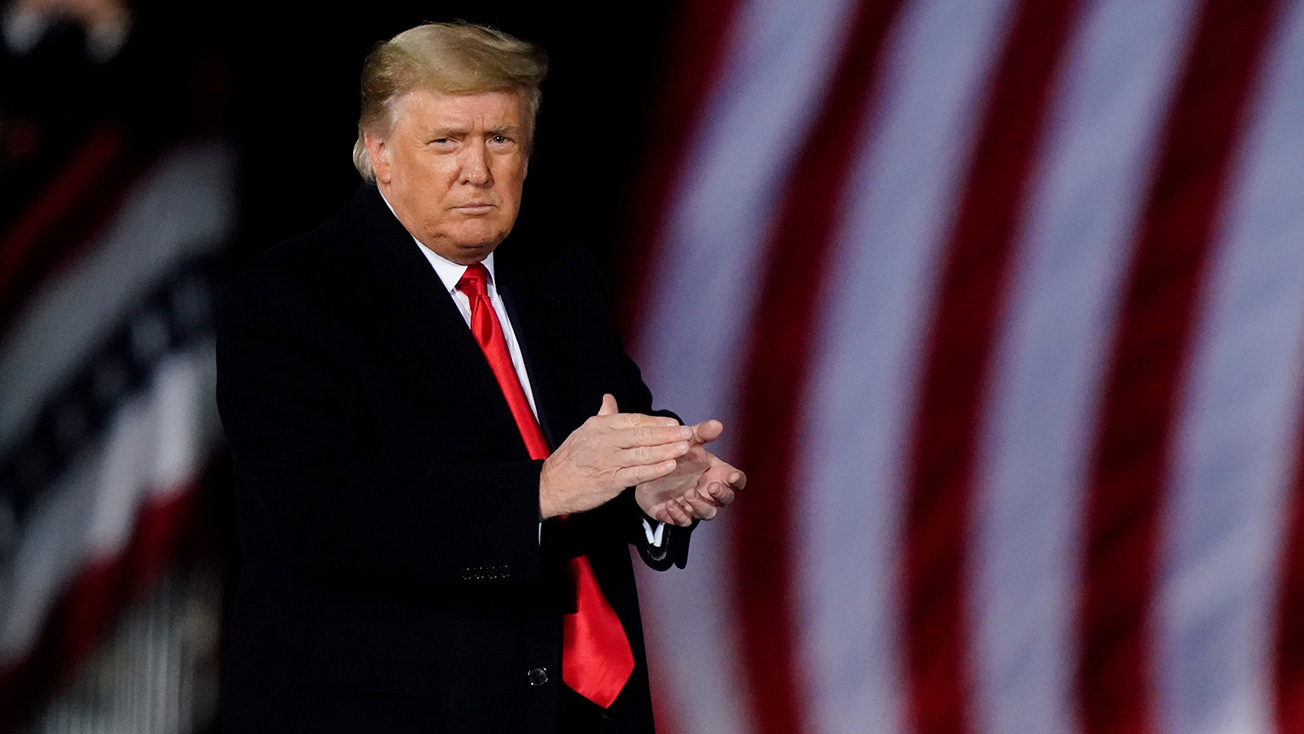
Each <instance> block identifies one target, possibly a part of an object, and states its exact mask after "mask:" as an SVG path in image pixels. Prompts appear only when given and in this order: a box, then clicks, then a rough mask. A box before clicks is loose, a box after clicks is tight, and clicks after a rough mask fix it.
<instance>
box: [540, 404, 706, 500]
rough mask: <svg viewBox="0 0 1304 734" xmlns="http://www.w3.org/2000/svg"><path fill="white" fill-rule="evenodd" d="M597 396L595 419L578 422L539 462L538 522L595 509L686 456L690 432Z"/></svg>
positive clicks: (658, 475) (664, 472) (668, 420)
mask: <svg viewBox="0 0 1304 734" xmlns="http://www.w3.org/2000/svg"><path fill="white" fill-rule="evenodd" d="M618 411H619V408H618V407H617V405H616V398H615V397H613V396H611V395H603V396H602V407H601V408H599V409H598V413H597V415H595V416H593V417H591V418H589V419H588V420H586V421H584V424H583V425H581V426H580V427H579V428H577V429H575V432H574V433H572V434H571V435H569V436H567V437H566V440H565V441H563V442H562V444H561V445H560V446H558V447H557V450H556V451H554V452H553V454H552V456H549V457H548V458H547V459H546V460H545V461H544V462H543V473H542V474H541V475H540V476H539V514H540V516H541V517H542V518H543V519H545V520H546V519H548V518H550V517H557V516H558V515H569V514H572V513H576V512H584V511H585V510H591V509H593V508H595V507H599V506H601V505H603V504H605V503H606V502H608V501H610V500H611V499H612V498H614V497H615V496H616V495H618V494H620V493H621V492H622V491H624V489H625V488H626V487H633V486H634V485H636V484H640V483H642V482H650V481H652V480H653V479H659V478H661V477H664V476H666V475H668V474H670V473H671V472H673V471H674V470H675V467H676V462H675V459H678V458H679V457H681V456H683V455H684V454H686V453H688V449H689V443H688V439H690V438H692V436H693V430H692V429H691V428H688V427H685V426H681V425H679V422H678V421H676V420H675V419H674V418H659V417H656V416H650V415H641V414H638V413H620V412H618Z"/></svg>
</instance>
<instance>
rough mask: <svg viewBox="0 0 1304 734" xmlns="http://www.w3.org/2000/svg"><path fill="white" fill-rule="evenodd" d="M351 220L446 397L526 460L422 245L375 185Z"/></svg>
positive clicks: (359, 197) (388, 298) (362, 193)
mask: <svg viewBox="0 0 1304 734" xmlns="http://www.w3.org/2000/svg"><path fill="white" fill-rule="evenodd" d="M349 216H350V218H351V219H352V221H353V225H354V227H355V229H356V230H357V232H358V234H359V236H360V237H361V239H362V243H363V246H364V248H365V249H366V251H367V255H368V258H369V259H370V261H371V263H372V265H373V266H374V268H375V270H376V273H377V275H378V276H379V278H380V282H381V288H380V289H379V290H380V293H379V297H380V299H381V300H383V301H384V302H385V308H387V309H388V310H389V311H390V313H391V315H392V317H393V318H394V319H395V320H396V321H397V322H398V323H399V324H400V325H401V326H402V328H403V330H404V331H406V332H407V333H408V334H409V335H410V336H411V337H412V339H413V341H414V342H416V344H417V345H418V346H419V349H420V351H421V352H422V354H424V355H425V356H426V357H427V358H429V360H430V362H431V363H432V364H433V366H434V367H435V369H437V370H439V371H440V372H441V373H442V375H441V382H442V384H444V385H449V386H453V389H450V390H448V392H449V393H450V394H455V395H457V396H459V398H460V399H463V400H465V401H466V404H467V406H466V414H467V415H468V416H475V417H477V418H478V419H480V420H481V421H483V422H484V423H485V425H486V426H487V427H488V428H489V430H490V431H491V434H492V435H494V436H498V437H500V439H499V440H500V442H501V445H504V446H517V445H519V446H520V458H521V459H526V458H528V454H527V452H526V450H525V445H524V443H523V442H522V441H521V440H520V433H519V432H518V431H517V428H516V422H515V421H514V420H513V418H512V414H511V411H510V410H509V409H508V407H507V401H506V400H504V399H503V396H502V392H501V390H500V389H499V387H498V382H497V381H496V380H495V379H494V375H493V371H492V370H490V369H489V363H488V362H486V361H485V358H484V355H483V354H482V353H481V352H480V347H479V345H477V344H476V343H475V338H474V337H472V336H471V331H470V329H468V328H467V327H466V323H465V322H464V321H463V320H462V315H461V314H460V313H458V310H457V306H455V305H454V304H453V300H452V299H451V298H449V296H448V294H447V292H446V291H445V290H444V284H443V282H442V281H440V280H439V276H438V275H436V274H435V271H434V269H433V268H431V267H430V263H429V262H428V261H426V259H425V256H423V255H422V254H421V252H420V250H418V249H417V248H418V247H420V245H418V244H417V243H416V242H415V241H414V240H413V239H412V235H411V234H409V233H408V231H407V230H406V229H404V228H403V225H402V224H401V223H400V222H399V221H398V219H397V218H395V216H394V214H393V213H392V212H390V210H389V207H387V206H386V205H385V201H384V199H382V198H381V196H380V192H379V191H378V190H377V189H376V187H375V186H373V185H370V184H364V185H363V186H362V188H361V189H360V190H359V191H358V193H357V194H356V195H355V196H354V197H353V200H352V201H351V202H350V204H349Z"/></svg>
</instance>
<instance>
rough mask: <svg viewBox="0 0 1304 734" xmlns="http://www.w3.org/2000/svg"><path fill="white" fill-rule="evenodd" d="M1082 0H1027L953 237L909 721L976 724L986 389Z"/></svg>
mask: <svg viewBox="0 0 1304 734" xmlns="http://www.w3.org/2000/svg"><path fill="white" fill-rule="evenodd" d="M1077 6H1078V3H1077V2H1076V1H1075V0H1061V1H1059V2H1047V1H1046V0H1024V2H1022V3H1020V4H1019V6H1018V8H1017V9H1016V11H1015V12H1016V15H1015V16H1014V24H1013V26H1012V27H1011V29H1010V35H1009V37H1008V39H1007V40H1006V44H1005V48H1004V50H1003V51H1002V54H1001V57H1000V59H999V61H998V63H997V65H996V66H995V69H994V74H995V76H994V77H993V79H992V88H991V92H990V94H989V96H988V98H987V102H986V108H985V110H984V112H983V121H982V127H981V128H980V129H979V130H980V132H979V138H978V141H977V144H976V147H975V149H974V152H973V157H972V160H971V161H970V164H969V170H968V173H967V179H966V184H965V190H964V193H963V195H962V197H961V198H960V200H959V201H960V204H959V208H958V210H957V213H956V221H955V224H954V227H953V230H952V232H951V239H950V244H949V246H948V247H949V249H948V252H947V255H946V260H945V265H944V269H943V271H942V279H941V281H940V284H939V292H938V293H939V296H938V297H939V301H938V304H937V309H936V311H935V313H934V315H933V324H932V331H931V337H930V343H929V349H928V352H927V355H928V356H927V362H926V367H925V372H924V379H923V382H922V396H921V403H920V407H919V414H918V416H917V418H916V423H915V426H914V430H913V434H912V441H913V443H912V446H911V463H910V471H911V476H910V481H909V484H908V487H909V501H908V505H907V515H906V535H905V546H906V547H905V570H906V574H905V586H906V589H905V592H906V593H905V597H906V627H907V631H906V644H907V651H908V655H907V668H908V682H909V705H910V717H911V720H912V722H913V724H914V727H915V731H917V732H920V733H921V734H955V733H957V732H965V731H970V730H971V729H972V725H971V722H970V716H971V711H970V707H971V703H970V696H971V695H972V694H971V692H970V680H969V678H970V671H969V646H970V642H969V639H968V631H967V625H966V620H967V617H966V611H965V610H966V605H967V603H968V598H967V583H966V579H965V574H966V571H967V569H966V568H965V558H966V556H967V549H968V548H969V547H970V546H971V544H970V513H971V509H970V507H971V504H972V495H973V492H974V487H973V481H974V478H973V462H974V455H975V448H976V445H977V441H978V435H979V433H978V432H979V427H980V411H981V409H982V404H983V389H984V387H985V386H986V383H987V378H988V373H989V372H990V369H991V361H992V349H993V344H994V341H995V338H996V329H997V323H998V320H999V317H1000V315H1001V313H1002V311H1003V306H1004V304H1003V298H1004V296H1005V291H1006V282H1007V281H1008V278H1009V272H1008V271H1009V266H1010V261H1011V254H1012V252H1013V250H1014V241H1015V235H1016V228H1017V225H1018V222H1019V215H1020V213H1021V211H1022V207H1023V202H1024V195H1025V190H1026V188H1027V184H1028V179H1029V177H1030V174H1031V172H1032V170H1033V164H1034V163H1035V160H1036V154H1037V151H1038V144H1039V140H1040V137H1041V135H1042V126H1043V122H1044V120H1045V117H1046V113H1047V110H1048V108H1049V106H1050V105H1049V100H1050V98H1051V92H1052V89H1053V85H1052V82H1053V81H1054V74H1055V71H1056V70H1057V69H1058V67H1059V65H1060V61H1061V58H1062V56H1063V53H1064V47H1065V45H1066V41H1067V39H1068V37H1069V33H1070V30H1071V26H1072V20H1073V19H1074V18H1075V11H1076V9H1077Z"/></svg>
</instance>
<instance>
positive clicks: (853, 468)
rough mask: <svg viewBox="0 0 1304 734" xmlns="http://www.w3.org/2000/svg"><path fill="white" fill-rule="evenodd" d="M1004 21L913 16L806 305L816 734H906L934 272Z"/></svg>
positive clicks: (804, 607)
mask: <svg viewBox="0 0 1304 734" xmlns="http://www.w3.org/2000/svg"><path fill="white" fill-rule="evenodd" d="M1007 5H1008V3H1003V2H999V3H982V4H974V3H971V2H967V0H930V1H928V2H916V3H911V4H909V5H907V7H906V8H905V12H904V13H903V15H902V16H901V18H900V20H899V24H898V26H897V28H896V29H895V30H894V31H893V34H892V35H891V36H890V37H889V40H888V44H889V45H888V47H887V49H885V51H886V53H885V56H884V58H885V63H884V65H883V69H884V78H883V80H882V87H881V93H880V94H878V95H876V98H877V99H879V100H880V102H879V104H880V105H881V107H880V108H879V109H878V110H877V111H876V114H875V115H873V116H872V117H871V118H870V119H869V120H867V124H866V129H865V130H864V132H863V133H862V137H861V147H860V150H858V151H849V153H854V154H856V155H857V156H858V158H859V160H858V161H857V163H856V164H855V167H854V168H853V172H852V175H851V178H850V180H849V182H848V187H847V190H846V192H845V197H846V198H845V203H844V205H843V211H845V212H847V213H848V214H847V219H846V221H845V222H843V223H842V225H841V226H840V227H839V228H838V229H837V230H836V235H835V241H834V242H835V245H834V246H835V250H834V254H833V256H832V257H831V258H830V263H831V266H830V272H829V273H828V274H827V276H826V277H825V278H824V280H823V282H824V283H825V284H827V285H828V288H827V289H824V292H823V293H822V294H821V293H820V292H818V291H814V292H813V293H812V297H822V300H823V301H824V305H823V306H822V307H821V313H822V314H825V316H824V321H825V323H826V324H827V326H826V327H825V331H824V333H822V334H821V335H820V336H819V338H818V339H817V340H815V342H814V343H815V344H816V345H817V346H816V348H815V350H814V353H813V354H812V355H810V358H811V359H814V360H816V365H815V367H814V369H813V371H812V379H813V382H812V385H811V388H810V392H809V393H808V397H807V400H806V401H805V406H804V409H803V412H804V419H803V423H804V425H803V427H802V431H801V432H800V433H799V434H798V435H801V436H804V437H805V439H804V453H802V454H800V455H799V458H798V461H799V464H798V466H799V467H800V468H799V470H798V471H797V472H796V476H798V477H800V478H801V480H800V482H799V484H798V486H797V488H796V489H797V491H798V492H799V493H800V499H799V502H800V503H801V508H800V511H798V512H796V513H795V514H796V517H797V518H798V519H799V522H800V526H799V537H798V543H797V544H796V547H797V551H796V552H797V553H798V558H797V561H796V563H795V564H794V565H795V566H796V567H797V568H799V569H804V571H801V572H799V573H797V574H795V576H796V579H797V583H798V590H799V593H798V594H797V598H798V604H799V614H798V619H797V623H796V625H795V627H796V628H797V629H798V630H799V634H800V638H799V640H800V645H801V650H800V656H801V658H800V659H802V660H803V669H804V670H803V674H804V686H803V691H802V693H803V695H804V696H805V697H806V700H807V708H808V710H809V711H810V712H811V714H812V716H813V717H814V720H813V721H812V726H811V730H812V731H817V732H828V733H830V734H833V733H836V732H842V733H845V734H860V732H865V731H874V732H884V733H885V734H887V733H890V732H894V731H900V730H901V722H902V716H903V711H902V708H901V706H902V701H903V700H904V699H903V696H904V692H903V684H902V681H901V654H902V653H901V650H900V642H899V640H900V625H901V622H900V617H899V615H900V599H899V594H898V591H899V587H898V584H897V583H896V581H897V578H898V573H899V562H898V558H899V554H900V523H901V517H900V512H901V500H902V497H901V489H902V488H901V484H902V481H903V479H902V477H903V474H904V466H903V465H902V462H903V460H904V458H905V457H906V455H907V451H906V441H907V439H908V434H907V430H908V428H909V423H910V417H911V415H912V414H913V411H914V400H913V398H914V394H915V382H916V378H917V375H918V365H919V359H920V354H919V347H920V345H921V341H922V338H923V336H924V334H923V332H924V331H925V330H926V329H927V325H928V314H929V304H930V303H931V301H932V291H933V288H934V287H935V286H936V284H935V283H934V282H933V276H934V275H935V274H936V267H937V263H936V258H937V256H938V254H939V250H940V248H941V246H942V244H943V242H942V240H943V238H944V237H945V235H946V233H947V231H948V223H949V221H950V214H951V211H952V209H953V206H954V197H955V196H956V194H957V188H958V186H959V184H960V183H961V181H960V180H959V175H958V174H959V173H960V172H961V167H962V165H963V163H964V161H965V160H966V159H967V156H966V155H965V152H966V151H967V150H968V148H969V146H970V143H971V142H972V138H973V136H974V134H975V132H976V131H975V130H974V129H973V127H974V121H975V120H976V118H977V112H978V105H979V103H980V101H981V98H982V96H983V93H984V91H985V87H986V83H987V75H988V73H989V71H990V66H991V62H992V60H993V58H994V55H995V54H994V52H995V50H996V48H997V46H998V44H999V43H1000V41H1001V39H1002V36H1003V33H1002V30H1003V27H1004V20H1005V16H1006V13H1007ZM795 185H800V182H797V183H796V184H795ZM745 499H746V498H745V497H744V500H745Z"/></svg>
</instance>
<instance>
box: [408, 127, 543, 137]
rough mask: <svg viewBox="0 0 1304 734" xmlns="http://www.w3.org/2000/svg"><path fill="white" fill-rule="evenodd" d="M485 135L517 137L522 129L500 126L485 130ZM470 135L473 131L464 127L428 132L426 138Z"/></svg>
mask: <svg viewBox="0 0 1304 734" xmlns="http://www.w3.org/2000/svg"><path fill="white" fill-rule="evenodd" d="M485 133H486V134H488V135H509V136H517V135H520V133H521V127H520V126H519V125H500V126H498V127H492V128H489V129H487V130H485ZM470 134H471V131H470V130H467V129H466V128H463V127H437V128H434V129H431V130H429V131H427V133H426V137H428V138H432V139H439V138H457V137H466V136H467V135H470Z"/></svg>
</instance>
